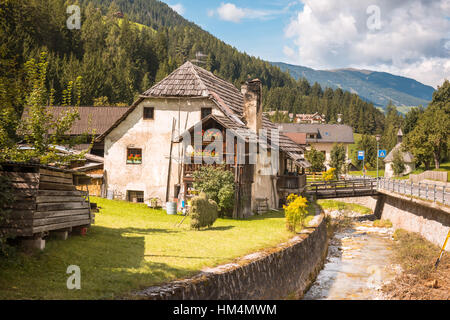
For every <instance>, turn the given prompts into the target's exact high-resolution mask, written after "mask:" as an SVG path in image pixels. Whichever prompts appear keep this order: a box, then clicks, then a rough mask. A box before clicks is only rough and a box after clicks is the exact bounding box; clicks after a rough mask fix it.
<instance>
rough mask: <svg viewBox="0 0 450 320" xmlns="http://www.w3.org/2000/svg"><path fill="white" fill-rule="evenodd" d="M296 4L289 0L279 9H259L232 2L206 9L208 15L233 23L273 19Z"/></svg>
mask: <svg viewBox="0 0 450 320" xmlns="http://www.w3.org/2000/svg"><path fill="white" fill-rule="evenodd" d="M297 4H298V3H297V2H291V3H289V4H288V5H287V6H286V7H284V8H282V9H280V10H260V9H251V8H240V7H237V6H236V5H235V4H234V3H222V4H221V5H220V7H219V8H217V9H216V10H208V16H210V17H212V16H214V15H215V14H217V15H218V16H219V18H220V19H221V20H224V21H230V22H235V23H239V22H241V21H242V20H243V19H260V20H268V19H273V18H275V17H277V16H278V15H280V14H284V13H286V12H287V11H288V10H289V8H291V7H292V6H294V5H297Z"/></svg>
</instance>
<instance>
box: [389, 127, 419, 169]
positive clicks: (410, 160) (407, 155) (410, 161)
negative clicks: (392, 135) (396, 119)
mask: <svg viewBox="0 0 450 320" xmlns="http://www.w3.org/2000/svg"><path fill="white" fill-rule="evenodd" d="M397 139H398V143H397V145H396V146H395V147H394V149H392V151H391V152H390V153H389V154H388V155H387V156H386V158H385V159H384V163H385V164H386V167H385V171H384V176H385V178H392V177H393V176H394V170H393V168H392V163H393V162H394V155H395V153H396V152H400V154H401V156H402V157H403V162H404V163H405V171H403V173H402V175H407V174H410V173H411V172H413V171H414V170H416V164H415V159H414V156H413V154H412V153H411V152H409V151H404V150H403V131H402V129H399V130H398V133H397Z"/></svg>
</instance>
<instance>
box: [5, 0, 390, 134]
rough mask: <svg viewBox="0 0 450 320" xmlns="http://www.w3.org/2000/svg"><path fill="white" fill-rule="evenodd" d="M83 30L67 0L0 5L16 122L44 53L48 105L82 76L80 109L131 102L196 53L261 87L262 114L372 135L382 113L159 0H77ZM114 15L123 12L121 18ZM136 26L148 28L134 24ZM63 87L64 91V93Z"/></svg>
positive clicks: (60, 100) (220, 70)
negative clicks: (321, 119) (29, 70)
mask: <svg viewBox="0 0 450 320" xmlns="http://www.w3.org/2000/svg"><path fill="white" fill-rule="evenodd" d="M80 5H81V7H82V21H81V30H69V29H68V28H67V27H66V20H67V18H68V14H67V13H66V4H65V1H64V0H27V1H21V0H0V44H1V45H0V58H1V60H0V71H1V74H0V83H1V84H0V86H1V87H0V88H1V89H2V90H0V95H1V96H0V102H1V106H2V110H3V111H4V110H9V111H8V112H11V114H14V115H15V116H16V117H17V118H19V117H20V114H21V112H22V110H23V106H24V103H25V102H24V97H25V94H26V83H25V80H24V74H25V62H26V61H28V60H29V59H31V58H35V59H36V58H37V57H39V54H40V52H43V51H45V52H48V62H49V70H48V75H47V86H48V88H49V89H50V92H53V94H52V95H51V97H50V96H49V99H48V100H49V102H53V103H54V104H64V96H65V95H67V89H68V88H67V87H66V86H67V84H68V83H69V82H70V81H73V82H75V81H76V79H77V77H79V76H81V77H82V97H81V104H83V105H92V104H97V105H99V104H122V105H129V104H131V103H132V102H133V100H134V99H135V98H136V97H137V95H138V94H139V93H141V92H143V91H144V90H146V89H148V88H149V87H150V86H151V85H152V84H154V83H155V82H157V81H159V80H161V79H162V78H163V77H165V76H166V75H167V74H169V73H170V72H171V71H173V70H174V69H175V68H177V67H178V66H180V65H181V64H182V63H184V62H185V61H186V60H191V59H194V58H195V54H196V53H197V52H203V53H204V54H206V57H205V58H204V63H202V64H201V66H202V67H204V68H206V69H208V70H210V71H212V72H214V73H215V74H217V75H218V76H220V77H222V78H224V79H226V80H228V81H230V82H232V83H234V84H235V85H236V86H237V87H239V86H240V84H241V83H242V82H244V81H245V80H247V79H248V78H259V79H261V80H262V82H263V84H264V107H265V109H266V110H268V109H271V110H274V109H282V110H291V111H294V112H299V113H305V112H315V111H319V112H321V113H324V114H325V115H326V116H327V118H328V120H329V121H333V120H335V119H336V116H337V114H338V113H342V114H343V115H344V122H345V123H348V124H350V125H352V126H353V127H355V129H356V131H357V132H361V133H374V132H375V131H381V130H382V129H383V126H384V115H383V114H382V113H381V112H380V111H378V110H377V109H376V108H374V107H373V105H372V104H369V103H366V102H364V101H362V100H361V99H360V98H359V97H358V96H357V95H355V94H350V93H348V92H344V91H342V90H340V89H337V90H331V89H325V88H321V87H320V86H319V85H318V84H315V85H310V84H309V83H308V82H307V81H306V80H298V81H296V80H294V79H293V78H292V77H291V76H290V75H289V74H288V73H285V72H282V71H281V70H280V69H279V68H278V67H275V66H272V65H271V64H270V63H268V62H266V61H263V60H261V59H257V58H255V57H251V56H249V55H247V54H245V53H240V52H239V51H238V50H236V49H235V48H233V47H231V46H229V45H227V44H225V43H224V42H223V41H221V40H219V39H217V38H215V37H214V36H213V35H211V34H209V33H208V32H206V31H204V30H202V29H201V28H199V27H198V26H196V25H195V24H193V23H190V22H188V21H187V20H185V19H184V18H182V17H181V16H179V15H178V14H177V13H176V12H174V11H173V10H172V9H171V8H169V7H168V6H167V5H166V4H164V3H161V2H159V1H156V0H134V1H131V0H116V1H115V2H113V1H112V0H81V1H80ZM118 13H123V14H124V15H125V17H124V19H120V18H118V16H119V15H118ZM133 22H137V23H140V24H143V25H146V26H148V28H142V27H141V28H140V27H137V26H136V24H135V23H133ZM65 90H66V92H65Z"/></svg>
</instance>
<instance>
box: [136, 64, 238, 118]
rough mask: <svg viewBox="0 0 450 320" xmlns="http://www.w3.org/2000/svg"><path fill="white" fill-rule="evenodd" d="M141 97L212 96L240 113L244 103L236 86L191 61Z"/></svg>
mask: <svg viewBox="0 0 450 320" xmlns="http://www.w3.org/2000/svg"><path fill="white" fill-rule="evenodd" d="M141 97H144V98H151V97H212V98H213V99H216V100H222V101H221V102H222V103H224V104H225V105H226V106H227V107H228V108H230V109H231V110H232V111H233V112H235V113H238V114H241V113H242V112H243V109H242V105H243V103H244V100H243V98H242V94H241V92H240V91H239V90H238V89H237V88H236V87H235V86H233V85H232V84H231V83H229V82H227V81H225V80H222V79H220V78H219V77H217V76H215V75H214V74H212V73H211V72H209V71H207V70H205V69H203V68H200V67H198V66H196V65H194V64H192V63H191V62H189V61H188V62H186V63H185V64H183V65H182V66H181V67H179V68H178V69H177V70H175V71H174V72H172V73H171V74H170V75H168V76H167V77H166V78H164V79H163V80H162V81H160V82H159V83H157V84H156V85H154V86H153V87H152V88H150V89H149V90H147V91H145V92H144V93H143V94H142V95H141ZM217 102H220V101H217Z"/></svg>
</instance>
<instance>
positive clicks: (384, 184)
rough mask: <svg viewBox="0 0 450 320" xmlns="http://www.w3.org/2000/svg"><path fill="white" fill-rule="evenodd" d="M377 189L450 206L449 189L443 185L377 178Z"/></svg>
mask: <svg viewBox="0 0 450 320" xmlns="http://www.w3.org/2000/svg"><path fill="white" fill-rule="evenodd" d="M378 189H379V190H386V191H391V192H396V193H399V194H403V195H406V196H409V197H411V198H413V197H416V198H419V199H425V200H429V201H433V202H434V203H436V202H439V203H442V204H450V188H449V187H447V186H446V185H444V184H442V185H441V184H437V183H436V184H434V183H424V182H419V183H414V182H412V181H409V180H395V179H388V178H379V180H378Z"/></svg>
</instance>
